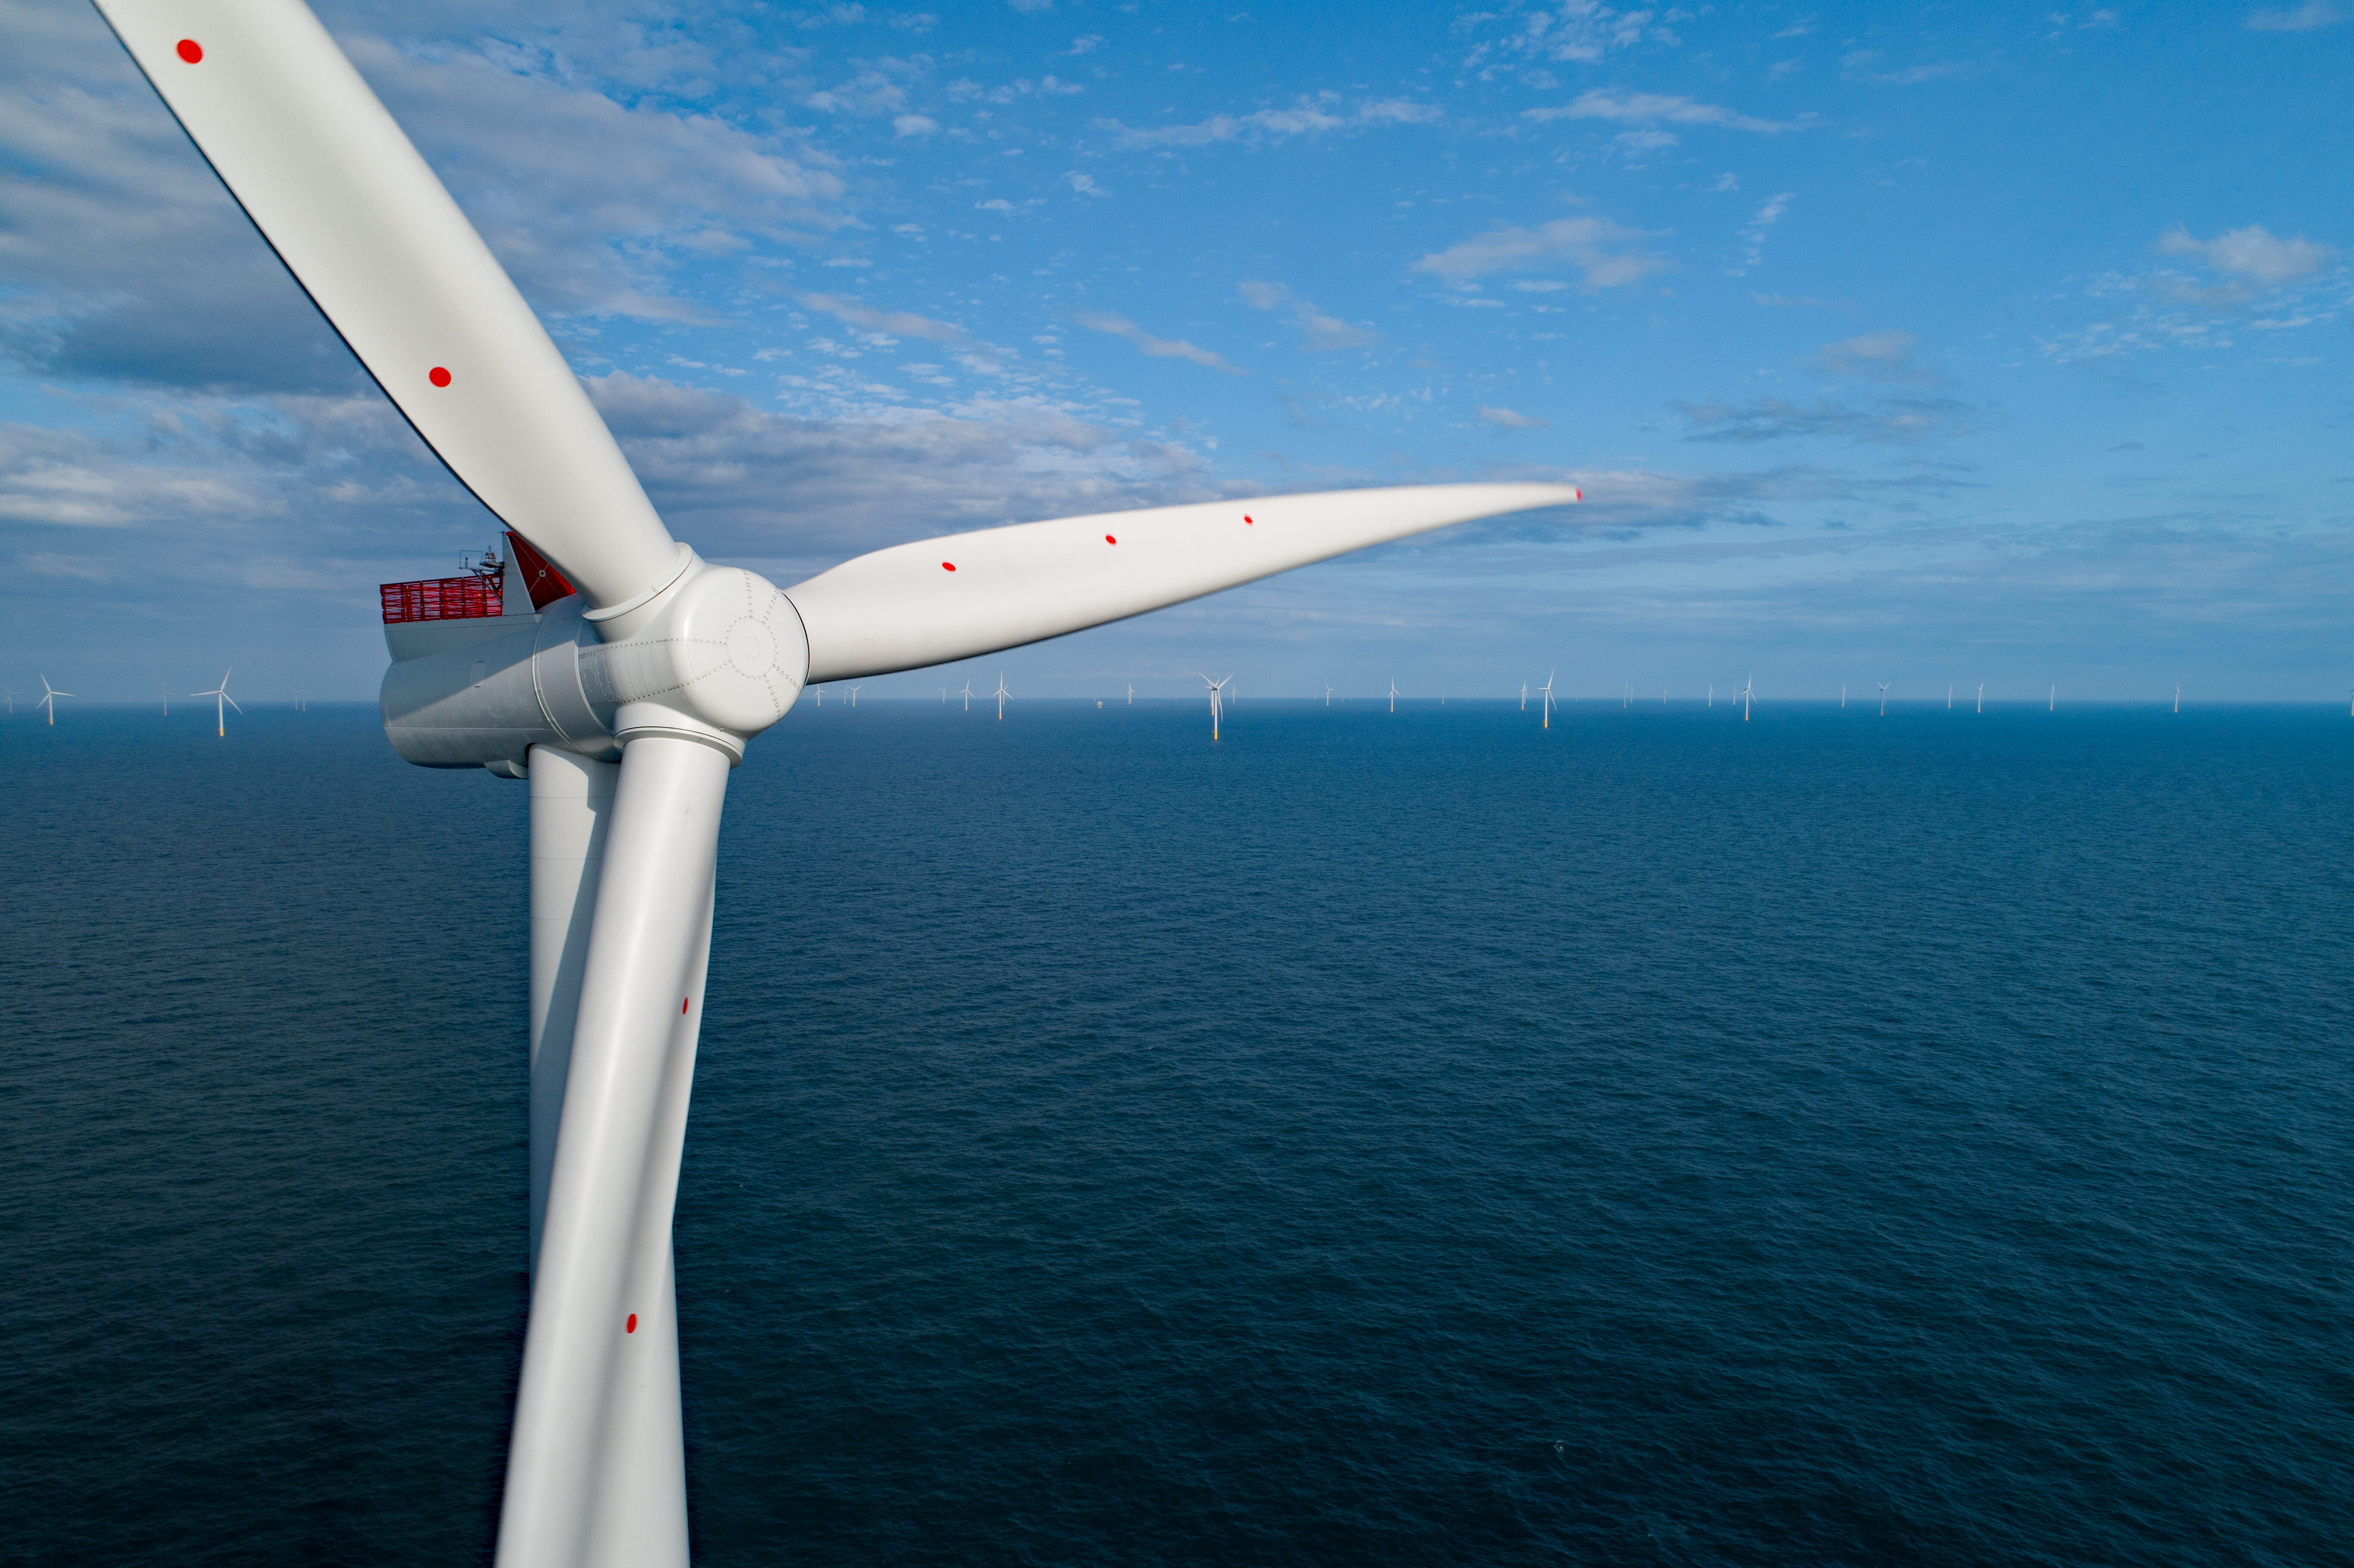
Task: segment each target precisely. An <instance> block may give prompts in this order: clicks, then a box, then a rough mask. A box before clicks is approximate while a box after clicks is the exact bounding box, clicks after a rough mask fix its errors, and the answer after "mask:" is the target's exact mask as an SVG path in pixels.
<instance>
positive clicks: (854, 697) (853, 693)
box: [850, 686, 858, 707]
mask: <svg viewBox="0 0 2354 1568" xmlns="http://www.w3.org/2000/svg"><path fill="white" fill-rule="evenodd" d="M850 705H851V706H852V707H856V706H857V705H858V688H857V687H855V686H853V687H851V688H850Z"/></svg>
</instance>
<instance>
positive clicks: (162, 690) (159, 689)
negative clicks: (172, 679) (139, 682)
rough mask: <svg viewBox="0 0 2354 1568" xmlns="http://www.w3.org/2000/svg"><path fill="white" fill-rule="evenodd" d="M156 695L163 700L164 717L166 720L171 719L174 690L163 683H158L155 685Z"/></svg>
mask: <svg viewBox="0 0 2354 1568" xmlns="http://www.w3.org/2000/svg"><path fill="white" fill-rule="evenodd" d="M155 694H156V695H157V696H158V697H159V698H161V699H162V700H163V704H164V717H165V718H170V717H171V716H172V689H171V688H170V687H169V686H166V685H165V684H164V683H163V682H161V681H158V682H156V683H155Z"/></svg>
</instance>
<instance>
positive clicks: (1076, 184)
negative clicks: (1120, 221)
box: [1063, 169, 1111, 196]
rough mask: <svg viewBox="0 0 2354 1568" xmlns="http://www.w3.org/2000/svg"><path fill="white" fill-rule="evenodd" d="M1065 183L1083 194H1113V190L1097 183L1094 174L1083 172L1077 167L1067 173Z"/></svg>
mask: <svg viewBox="0 0 2354 1568" xmlns="http://www.w3.org/2000/svg"><path fill="white" fill-rule="evenodd" d="M1063 183H1064V184H1065V185H1069V186H1070V187H1071V188H1072V189H1073V190H1075V191H1076V192H1078V193H1079V194H1080V195H1081V196H1109V195H1111V192H1109V191H1108V190H1106V189H1104V188H1103V186H1101V185H1097V184H1096V182H1095V176H1094V175H1087V174H1082V173H1080V172H1079V171H1078V170H1076V169H1073V170H1071V171H1070V172H1069V173H1068V174H1066V175H1064V176H1063Z"/></svg>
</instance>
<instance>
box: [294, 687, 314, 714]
mask: <svg viewBox="0 0 2354 1568" xmlns="http://www.w3.org/2000/svg"><path fill="white" fill-rule="evenodd" d="M309 695H310V693H309V692H308V691H306V690H304V689H303V688H302V687H301V686H297V687H295V688H294V711H295V712H296V713H298V714H307V713H309V712H310V711H311V705H310V704H308V703H306V702H304V701H303V700H302V699H303V698H305V697H307V696H309Z"/></svg>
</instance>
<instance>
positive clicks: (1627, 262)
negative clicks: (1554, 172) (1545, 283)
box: [1414, 217, 1674, 289]
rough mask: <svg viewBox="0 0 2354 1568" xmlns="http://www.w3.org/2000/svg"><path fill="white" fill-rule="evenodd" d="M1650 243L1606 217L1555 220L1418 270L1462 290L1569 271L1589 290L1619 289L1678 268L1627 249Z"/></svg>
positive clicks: (1435, 257)
mask: <svg viewBox="0 0 2354 1568" xmlns="http://www.w3.org/2000/svg"><path fill="white" fill-rule="evenodd" d="M1644 238H1649V237H1648V236H1647V235H1646V234H1644V232H1643V231H1642V230H1640V229H1634V228H1621V227H1620V226H1619V225H1617V224H1615V223H1613V222H1611V221H1610V220H1609V219H1608V218H1606V217H1564V218H1556V219H1555V220H1554V221H1553V222H1551V223H1545V224H1540V225H1538V226H1537V227H1536V228H1517V227H1506V228H1492V229H1490V230H1489V231H1488V232H1487V233H1485V234H1480V235H1475V236H1473V237H1472V238H1469V239H1466V240H1464V241H1462V242H1461V243H1459V244H1456V245H1451V246H1449V247H1447V249H1444V250H1440V251H1436V252H1434V253H1432V254H1431V255H1428V256H1426V257H1424V258H1423V259H1422V260H1419V261H1417V262H1416V263H1415V264H1414V270H1416V271H1417V272H1430V273H1435V274H1436V275H1437V276H1438V277H1441V278H1444V279H1446V280H1447V281H1449V282H1451V283H1455V284H1458V285H1460V284H1465V283H1468V282H1469V281H1471V280H1472V279H1474V278H1482V277H1486V276H1487V275H1488V274H1490V273H1491V272H1543V271H1551V270H1556V269H1558V268H1560V267H1563V266H1564V265H1568V266H1575V267H1576V268H1577V269H1578V270H1579V271H1580V272H1581V273H1582V274H1583V275H1584V277H1585V286H1586V287H1587V288H1589V289H1615V288H1618V287H1621V286H1623V285H1625V284H1628V283H1632V282H1635V281H1637V280H1638V279H1641V278H1644V277H1648V276H1649V275H1650V274H1651V273H1653V272H1662V271H1666V270H1669V269H1670V267H1672V266H1673V265H1674V263H1673V262H1671V261H1670V260H1667V259H1666V258H1664V257H1659V256H1647V255H1644V254H1642V253H1640V252H1638V251H1637V250H1634V249H1629V247H1631V246H1632V245H1633V243H1634V242H1636V241H1638V240H1640V239H1644Z"/></svg>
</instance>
